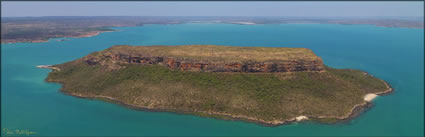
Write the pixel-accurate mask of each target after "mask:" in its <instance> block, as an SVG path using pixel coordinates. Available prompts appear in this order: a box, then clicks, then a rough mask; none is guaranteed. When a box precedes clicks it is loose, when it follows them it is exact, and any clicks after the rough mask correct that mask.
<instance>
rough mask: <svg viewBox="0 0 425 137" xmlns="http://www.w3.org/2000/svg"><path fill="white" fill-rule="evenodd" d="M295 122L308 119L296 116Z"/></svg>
mask: <svg viewBox="0 0 425 137" xmlns="http://www.w3.org/2000/svg"><path fill="white" fill-rule="evenodd" d="M295 119H296V120H297V121H302V120H307V119H308V117H306V116H298V117H296V118H295Z"/></svg>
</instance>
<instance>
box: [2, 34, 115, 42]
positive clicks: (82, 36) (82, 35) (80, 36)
mask: <svg viewBox="0 0 425 137" xmlns="http://www.w3.org/2000/svg"><path fill="white" fill-rule="evenodd" d="M104 32H115V31H90V32H85V33H82V34H80V35H77V36H63V37H62V38H88V37H93V36H97V35H100V34H101V33H104ZM52 38H58V37H52ZM52 38H49V39H52ZM44 42H49V40H17V41H9V42H3V41H2V42H1V44H11V43H44Z"/></svg>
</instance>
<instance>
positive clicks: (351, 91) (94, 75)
mask: <svg viewBox="0 0 425 137" xmlns="http://www.w3.org/2000/svg"><path fill="white" fill-rule="evenodd" d="M155 47H156V46H153V48H155ZM123 48H124V49H126V48H128V49H131V48H133V47H129V46H118V47H113V48H110V49H107V50H104V51H101V52H96V53H93V54H90V55H89V56H86V57H83V58H81V59H78V60H75V61H71V62H67V63H64V64H60V65H54V67H56V68H57V69H53V71H52V72H51V73H50V74H49V76H48V78H47V81H49V82H58V83H62V84H63V87H62V89H61V90H62V91H63V92H64V93H67V94H70V95H74V96H79V97H88V98H106V99H110V100H114V101H118V102H121V103H124V104H127V105H130V106H133V107H138V108H145V109H154V110H162V111H171V112H180V113H190V114H195V115H200V116H207V117H216V118H224V119H242V120H249V121H254V122H259V123H263V124H271V125H276V124H282V123H287V122H291V121H297V120H298V119H296V118H297V117H300V116H305V117H306V118H310V119H323V120H326V119H328V120H329V119H336V120H341V119H346V118H348V116H350V115H351V113H352V111H353V108H354V107H355V106H358V105H359V104H360V106H363V105H365V101H364V96H365V95H366V94H369V93H380V92H382V91H387V92H388V91H389V89H390V88H389V87H388V85H387V84H386V83H385V82H383V81H382V80H379V79H377V78H374V77H372V76H370V75H367V74H366V73H364V72H362V71H359V70H351V69H333V68H330V67H326V66H325V67H324V69H323V70H321V71H292V72H261V73H248V72H205V71H185V70H184V71H183V70H180V69H171V68H170V67H167V64H161V63H158V64H156V63H153V64H149V63H146V64H142V63H128V62H124V63H123V62H120V61H121V60H120V59H116V60H111V59H109V58H107V56H109V54H110V53H111V50H115V49H116V51H120V52H119V55H121V56H123V55H130V54H129V53H127V52H122V51H123ZM137 48H139V50H131V51H132V52H139V53H142V52H144V51H147V49H153V48H149V47H137ZM161 48H162V49H163V50H161V52H165V53H167V54H166V55H170V54H168V53H169V52H167V50H165V48H169V49H172V48H177V49H184V50H185V51H187V52H188V53H195V54H196V52H190V51H191V50H190V49H189V48H187V46H186V47H185V46H176V47H166V46H165V47H161ZM234 48H242V47H234ZM250 48H252V49H253V50H255V49H257V51H261V50H262V49H263V48H255V47H250ZM118 49H119V50H118ZM205 49H209V50H213V51H215V52H217V53H226V52H230V51H231V49H230V50H229V51H226V50H224V51H221V49H225V48H223V47H220V46H210V47H208V48H205ZM215 49H217V50H215ZM266 49H267V48H266ZM282 49H284V48H282ZM294 49H295V48H294ZM300 49H301V50H300V51H304V52H306V53H305V55H308V56H311V58H319V57H317V56H315V55H314V54H310V53H308V52H307V51H309V50H304V49H302V48H300ZM264 51H265V52H271V51H268V50H264ZM273 51H275V50H273ZM234 52H236V51H234ZM147 53H149V52H147ZM150 53H151V54H150V55H145V56H152V55H156V54H157V52H150ZM235 54H236V53H235ZM258 54H260V53H258ZM131 55H133V56H134V54H131ZM179 55H180V54H179ZM181 55H183V54H181ZM184 55H186V54H184ZM223 55H224V54H223ZM94 57H95V58H96V61H98V62H102V61H104V60H109V61H110V62H113V63H116V64H118V65H119V66H121V67H119V69H108V67H110V65H111V64H110V63H92V62H88V61H87V60H89V59H91V58H94ZM162 57H163V56H162ZM168 57H169V56H168ZM174 57H175V58H176V57H177V54H176V55H175V56H174ZM204 57H205V56H204ZM204 60H205V58H204ZM206 60H208V58H206ZM295 60H296V59H295Z"/></svg>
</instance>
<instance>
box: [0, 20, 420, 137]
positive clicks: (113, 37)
mask: <svg viewBox="0 0 425 137" xmlns="http://www.w3.org/2000/svg"><path fill="white" fill-rule="evenodd" d="M115 29H117V30H119V31H117V32H106V33H102V34H100V35H98V36H95V37H89V38H70V40H67V41H62V42H59V41H56V40H55V39H52V40H50V41H49V42H47V43H14V44H2V45H1V49H2V51H1V53H2V55H1V56H2V58H1V61H2V62H1V69H2V70H1V80H2V81H1V91H2V93H1V95H2V96H1V99H2V100H1V110H2V111H1V113H2V117H1V124H2V128H8V129H10V130H14V129H28V130H29V131H33V132H37V134H35V135H40V136H41V135H84V136H90V135H148V136H149V135H150V136H152V135H180V136H184V135H245V136H246V135H249V136H255V135H280V136H282V135H290V136H293V135H302V136H308V135H314V136H319V135H323V136H329V135H336V136H341V135H352V136H359V135H385V136H386V135H394V136H406V135H416V136H418V135H423V133H424V131H423V129H424V77H423V76H424V38H423V37H424V30H423V29H411V28H385V27H376V26H371V25H335V24H333V25H331V24H273V25H272V24H269V25H235V24H178V25H145V26H142V27H120V28H115ZM117 44H131V45H183V44H215V45H228V46H268V47H305V48H310V49H312V50H313V51H314V52H315V53H316V54H317V55H318V56H320V57H322V59H323V60H324V62H325V64H326V65H328V66H331V67H335V68H354V69H360V70H364V71H367V72H368V73H370V74H372V75H374V76H376V77H378V78H380V79H383V80H385V81H387V82H389V83H390V84H391V86H392V87H393V88H394V89H395V91H394V92H393V93H391V94H389V95H386V96H380V97H378V98H376V99H375V100H374V101H373V103H374V106H373V107H372V108H371V109H370V110H368V111H366V112H365V113H363V114H362V115H360V116H359V117H357V118H355V119H354V120H351V121H349V122H348V123H342V124H332V125H327V124H319V123H314V122H302V123H294V124H290V125H285V126H278V127H264V126H261V125H258V124H255V123H247V122H242V121H225V120H217V119H212V118H203V117H197V116H191V115H180V114H174V113H167V112H146V111H140V110H132V109H128V108H125V107H122V106H119V105H116V104H111V103H107V102H102V101H98V100H90V99H81V98H76V97H72V96H67V95H64V94H62V93H60V92H59V89H60V87H61V85H60V84H56V83H46V82H44V79H45V78H46V76H47V74H48V73H49V71H50V70H48V69H39V68H36V67H35V66H36V65H43V64H44V65H46V64H60V63H64V62H67V61H71V60H74V59H77V58H80V57H83V56H85V55H87V54H89V53H91V52H94V51H99V50H102V49H105V48H108V47H110V46H112V45H117Z"/></svg>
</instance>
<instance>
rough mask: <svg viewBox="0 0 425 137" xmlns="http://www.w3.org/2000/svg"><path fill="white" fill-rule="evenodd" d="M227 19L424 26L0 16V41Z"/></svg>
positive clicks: (418, 22)
mask: <svg viewBox="0 0 425 137" xmlns="http://www.w3.org/2000/svg"><path fill="white" fill-rule="evenodd" d="M181 23H229V24H239V25H255V24H347V25H349V24H369V25H376V26H382V27H405V28H420V29H423V28H424V22H423V17H422V18H377V17H376V18H375V17H373V18H360V17H359V18H356V17H352V18H331V17H326V18H325V17H323V18H318V17H160V16H157V17H155V16H134V17H132V16H94V17H90V16H87V17H84V16H82V17H66V16H63V17H61V16H58V17H55V16H52V17H2V22H1V30H2V31H1V43H2V44H3V43H16V42H46V41H48V39H50V38H63V37H77V38H79V37H89V36H95V35H97V34H99V33H101V32H108V31H114V30H113V29H111V27H124V26H126V27H131V26H143V25H145V24H181Z"/></svg>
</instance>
